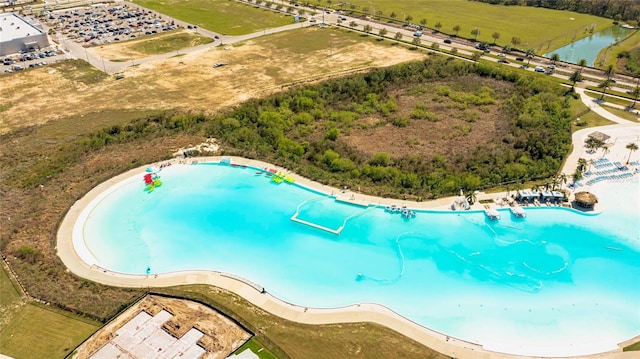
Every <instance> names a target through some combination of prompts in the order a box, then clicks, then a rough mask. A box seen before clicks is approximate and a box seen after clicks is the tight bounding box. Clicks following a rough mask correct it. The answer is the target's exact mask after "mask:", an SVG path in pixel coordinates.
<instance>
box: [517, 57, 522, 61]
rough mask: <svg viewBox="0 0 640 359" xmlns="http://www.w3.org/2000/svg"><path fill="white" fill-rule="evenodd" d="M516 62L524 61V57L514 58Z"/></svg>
mask: <svg viewBox="0 0 640 359" xmlns="http://www.w3.org/2000/svg"><path fill="white" fill-rule="evenodd" d="M516 61H524V57H516Z"/></svg>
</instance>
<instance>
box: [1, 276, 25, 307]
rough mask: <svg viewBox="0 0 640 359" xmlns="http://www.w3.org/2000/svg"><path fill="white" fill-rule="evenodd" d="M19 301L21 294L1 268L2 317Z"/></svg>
mask: <svg viewBox="0 0 640 359" xmlns="http://www.w3.org/2000/svg"><path fill="white" fill-rule="evenodd" d="M19 302H20V294H19V293H18V291H17V290H16V288H15V287H14V284H13V283H12V282H11V280H10V279H9V277H8V276H7V272H5V270H4V268H2V270H0V318H3V317H4V314H5V313H6V312H10V311H11V308H12V307H14V306H15V305H16V304H18V303H19Z"/></svg>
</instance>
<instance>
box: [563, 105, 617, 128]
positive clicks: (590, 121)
mask: <svg viewBox="0 0 640 359" xmlns="http://www.w3.org/2000/svg"><path fill="white" fill-rule="evenodd" d="M571 110H572V111H573V113H575V114H577V115H579V118H580V120H579V121H578V122H579V124H580V125H578V124H577V123H576V122H573V123H572V124H571V132H575V131H578V130H581V129H584V128H590V127H597V126H606V125H613V124H615V122H613V121H609V120H607V119H606V118H604V117H602V116H600V115H598V114H597V113H595V112H593V111H589V108H588V107H587V106H586V105H585V104H584V103H582V101H580V100H571Z"/></svg>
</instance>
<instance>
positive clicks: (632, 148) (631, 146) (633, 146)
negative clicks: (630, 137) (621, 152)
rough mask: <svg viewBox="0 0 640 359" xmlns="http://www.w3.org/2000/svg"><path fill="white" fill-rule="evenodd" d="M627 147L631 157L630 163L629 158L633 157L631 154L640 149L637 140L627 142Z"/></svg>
mask: <svg viewBox="0 0 640 359" xmlns="http://www.w3.org/2000/svg"><path fill="white" fill-rule="evenodd" d="M627 149H628V150H629V157H628V158H627V164H629V160H630V159H631V154H632V153H633V151H637V150H638V145H636V144H635V142H630V143H629V144H627Z"/></svg>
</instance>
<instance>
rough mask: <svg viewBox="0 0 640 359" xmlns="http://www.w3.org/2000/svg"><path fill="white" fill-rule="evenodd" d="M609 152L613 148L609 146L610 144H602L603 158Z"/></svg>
mask: <svg viewBox="0 0 640 359" xmlns="http://www.w3.org/2000/svg"><path fill="white" fill-rule="evenodd" d="M609 152H611V149H610V148H609V146H607V145H604V146H602V158H604V156H606V155H608V154H609Z"/></svg>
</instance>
